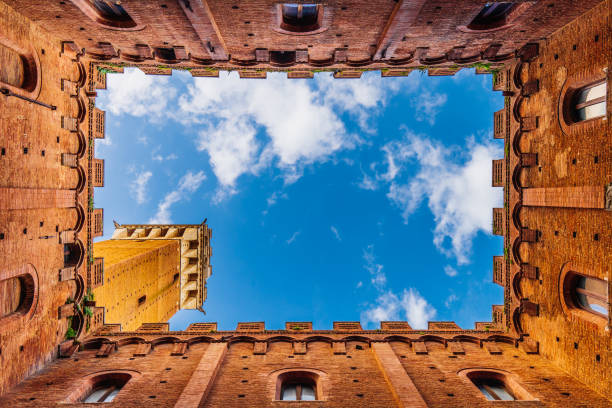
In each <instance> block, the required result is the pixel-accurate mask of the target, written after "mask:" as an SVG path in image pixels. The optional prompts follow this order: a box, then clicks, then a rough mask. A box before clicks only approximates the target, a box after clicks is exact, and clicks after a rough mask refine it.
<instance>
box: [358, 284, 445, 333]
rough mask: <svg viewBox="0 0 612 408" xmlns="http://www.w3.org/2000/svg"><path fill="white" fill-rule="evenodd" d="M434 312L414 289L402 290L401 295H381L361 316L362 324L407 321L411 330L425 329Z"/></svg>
mask: <svg viewBox="0 0 612 408" xmlns="http://www.w3.org/2000/svg"><path fill="white" fill-rule="evenodd" d="M435 315H436V310H435V309H434V308H433V307H432V306H431V305H430V304H429V303H428V302H427V301H426V300H425V299H424V298H423V297H422V296H421V295H420V294H419V292H418V291H417V290H416V289H414V288H409V289H404V291H403V292H402V293H401V295H399V296H398V295H396V294H395V293H393V292H391V291H386V292H384V293H382V294H381V295H380V296H379V297H378V298H377V299H376V302H375V304H374V305H371V306H370V308H368V309H367V310H365V311H364V312H363V313H362V314H361V320H362V322H364V324H369V323H373V324H376V323H379V322H381V321H385V320H407V321H408V323H409V324H410V326H411V327H412V328H413V329H426V328H427V322H428V321H430V320H431V319H433V318H434V317H435Z"/></svg>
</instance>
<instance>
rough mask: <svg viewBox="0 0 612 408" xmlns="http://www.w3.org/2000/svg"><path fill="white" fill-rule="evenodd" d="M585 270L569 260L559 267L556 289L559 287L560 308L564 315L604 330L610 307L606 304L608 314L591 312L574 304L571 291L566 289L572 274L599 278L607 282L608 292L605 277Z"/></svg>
mask: <svg viewBox="0 0 612 408" xmlns="http://www.w3.org/2000/svg"><path fill="white" fill-rule="evenodd" d="M584 270H586V269H585V268H581V267H579V265H575V264H573V263H571V262H568V263H566V264H565V265H563V267H562V268H561V272H560V274H559V281H558V289H559V301H560V303H561V308H562V309H563V312H564V313H565V316H566V317H567V318H568V319H570V320H572V319H576V320H579V321H583V322H588V323H589V324H591V325H593V326H594V327H595V328H599V329H600V330H606V328H609V327H610V313H609V311H610V308H609V306H608V316H603V315H601V314H596V313H592V312H590V311H588V310H586V309H584V308H583V307H581V306H579V305H576V302H575V301H574V300H573V295H572V293H571V291H570V290H569V289H568V287H567V286H568V283H567V282H568V281H569V280H570V279H571V278H572V276H574V275H579V276H584V277H587V278H593V279H599V280H603V281H605V282H606V283H608V293H610V288H609V286H610V283H609V282H608V281H607V280H606V279H605V278H603V279H602V278H600V277H598V276H594V275H592V274H589V273H585V272H583V271H584ZM608 305H610V299H609V298H608Z"/></svg>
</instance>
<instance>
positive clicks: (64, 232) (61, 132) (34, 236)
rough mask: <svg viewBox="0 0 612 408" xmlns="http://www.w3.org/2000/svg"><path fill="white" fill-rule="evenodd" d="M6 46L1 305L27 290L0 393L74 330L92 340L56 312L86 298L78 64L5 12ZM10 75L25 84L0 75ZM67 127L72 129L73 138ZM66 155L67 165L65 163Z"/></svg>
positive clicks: (6, 348)
mask: <svg viewBox="0 0 612 408" xmlns="http://www.w3.org/2000/svg"><path fill="white" fill-rule="evenodd" d="M0 44H2V49H3V53H2V56H3V57H4V56H6V58H7V59H6V60H5V59H4V58H3V59H2V61H1V64H0V66H1V67H2V68H1V69H0V70H2V72H3V76H2V78H1V79H0V81H2V82H1V83H0V88H2V94H1V95H0V149H1V155H0V202H1V203H2V204H0V254H1V257H2V261H1V262H0V281H2V282H3V283H2V284H0V286H2V288H3V292H2V293H0V298H3V299H4V298H6V297H8V296H10V294H9V293H6V292H5V289H6V288H7V285H8V283H7V282H12V283H16V282H21V290H22V293H25V300H24V301H23V302H22V305H21V307H18V308H17V309H16V310H15V309H13V310H14V313H12V314H9V315H8V316H3V317H2V321H1V324H0V352H1V358H0V372H1V373H2V374H1V375H0V393H3V392H6V391H7V390H8V389H9V388H10V387H12V386H14V385H16V384H17V383H18V382H19V381H21V380H22V379H23V378H24V377H25V376H27V375H29V374H31V373H33V372H35V371H36V370H39V369H41V368H43V367H44V365H45V363H47V362H48V361H49V360H50V359H52V358H54V357H55V356H56V355H57V346H58V345H59V344H60V343H62V342H63V341H64V339H65V335H66V334H67V331H68V328H69V326H72V328H73V330H75V332H76V333H78V334H79V335H80V334H81V332H83V333H84V332H85V331H86V323H85V320H87V319H86V318H85V317H84V316H83V314H82V312H81V313H80V314H79V313H77V314H76V316H71V317H70V318H69V319H68V318H64V317H61V315H60V314H59V313H58V310H59V308H60V307H61V306H62V305H64V304H65V303H66V302H67V300H68V299H69V298H72V299H73V300H75V295H76V297H77V299H76V300H77V301H78V302H81V299H80V298H78V297H81V298H82V296H83V294H84V291H85V284H86V281H87V269H88V262H87V259H88V255H87V249H88V244H87V243H88V242H90V241H89V240H90V237H89V235H88V230H89V223H90V222H91V217H90V212H89V210H88V207H89V205H88V204H89V200H88V190H87V169H88V163H89V158H90V156H89V155H88V154H87V150H88V148H90V147H91V146H90V145H89V144H88V139H87V134H88V130H87V129H88V117H87V106H88V104H87V103H86V102H85V101H86V98H85V95H84V91H83V89H82V86H83V84H84V82H83V81H84V77H83V69H84V68H83V66H82V64H81V63H80V62H78V61H76V60H75V59H74V58H73V57H70V56H68V55H66V54H63V53H62V47H61V44H60V42H59V41H58V40H56V39H54V38H53V37H51V36H49V35H48V34H46V33H45V32H43V31H42V30H41V29H40V27H38V26H36V25H34V24H32V23H31V22H30V21H29V20H28V19H27V18H26V17H24V16H23V15H21V14H18V13H17V12H16V11H15V10H13V9H12V8H10V7H8V6H7V5H6V4H5V3H3V2H0ZM10 55H18V56H19V58H18V59H15V58H13V59H11V57H10ZM11 61H12V63H11ZM11 69H15V70H16V71H18V72H20V75H19V77H20V79H15V78H16V77H15V76H13V77H11V76H10V75H8V76H6V75H4V73H7V72H8V73H9V74H10V73H11ZM5 81H8V82H5ZM66 81H69V82H70V83H71V84H72V86H71V87H68V86H67V82H66ZM68 88H70V89H68ZM23 98H25V99H23ZM62 118H69V119H71V121H72V123H73V125H72V128H71V130H68V129H66V128H64V127H63V126H62ZM67 154H68V155H72V158H71V162H70V163H65V162H64V161H63V158H64V155H67ZM68 241H70V242H72V244H71V245H72V246H71V249H70V251H69V252H70V253H69V257H68V258H70V259H68V264H67V263H66V262H65V257H64V252H65V249H66V248H65V246H64V243H66V242H68ZM75 269H76V271H75ZM12 283H11V285H12ZM13 287H14V286H13ZM30 292H31V293H30ZM15 306H17V305H15ZM62 310H63V309H62ZM11 311H12V310H7V312H11ZM70 343H72V341H71V342H70Z"/></svg>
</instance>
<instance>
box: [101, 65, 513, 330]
mask: <svg viewBox="0 0 612 408" xmlns="http://www.w3.org/2000/svg"><path fill="white" fill-rule="evenodd" d="M97 105H98V106H99V107H100V108H102V109H104V110H106V112H107V113H106V140H103V141H97V143H96V156H98V157H100V158H103V159H105V160H106V163H105V172H106V174H105V187H104V188H99V189H96V192H95V205H96V207H102V208H104V210H105V212H104V214H105V225H104V227H105V229H104V230H105V237H104V238H108V237H109V236H110V235H111V234H112V230H113V224H112V220H113V219H114V220H117V221H118V222H120V223H146V222H156V223H157V222H159V223H200V222H201V221H202V220H203V219H204V218H208V224H209V226H210V227H211V228H212V229H213V239H212V246H213V257H212V258H211V263H212V265H213V275H212V277H211V278H210V279H209V281H208V299H207V301H206V302H205V304H204V309H205V310H206V312H207V315H206V316H204V315H202V314H201V313H200V312H197V311H180V312H179V313H177V315H175V316H174V317H173V318H172V319H171V321H170V322H171V328H172V329H173V330H180V329H183V328H185V327H186V326H187V325H188V324H189V323H191V322H198V321H216V322H218V323H219V328H220V330H232V329H234V328H235V325H236V323H237V322H238V321H265V322H266V327H267V328H269V329H281V328H283V327H284V322H285V321H312V322H313V325H314V327H315V328H317V329H331V327H332V322H333V321H343V320H350V321H354V320H360V321H361V322H362V325H363V326H364V327H366V328H372V329H373V328H378V327H379V326H378V325H379V321H381V320H408V321H409V322H410V324H411V325H412V327H413V328H415V329H418V328H426V325H427V324H426V322H427V320H454V321H456V322H457V323H458V324H459V325H460V326H461V327H464V328H473V324H474V322H475V321H489V320H490V319H491V305H492V304H499V303H502V302H503V291H502V289H501V288H500V287H498V286H497V285H494V284H493V283H492V282H491V280H492V272H491V270H492V256H493V255H498V254H501V253H502V245H503V243H502V239H501V237H496V236H493V235H491V218H492V217H491V212H492V208H493V207H496V206H501V205H502V191H501V189H499V188H492V187H491V160H492V159H495V158H501V157H503V145H502V143H501V142H500V141H494V140H493V137H492V119H493V112H494V111H496V110H499V109H501V107H502V106H503V97H502V96H501V94H499V93H493V92H492V91H491V77H490V75H475V74H474V70H472V69H466V70H463V71H461V72H460V73H458V74H457V75H455V76H454V77H428V76H427V75H426V74H423V73H420V72H418V71H417V72H413V73H411V74H410V76H409V77H407V78H381V77H380V73H379V72H368V73H364V75H363V77H362V78H361V79H359V80H356V79H344V80H343V79H333V78H332V77H331V74H330V73H317V74H316V75H315V79H312V80H302V79H300V80H295V79H289V80H288V79H286V75H285V74H283V73H269V74H268V79H266V80H261V79H239V78H238V74H237V73H236V72H232V73H226V72H222V73H221V76H220V78H219V79H210V78H192V77H191V75H190V74H189V73H187V72H180V71H175V72H174V73H173V75H172V77H157V76H145V75H144V74H142V73H141V72H140V71H139V70H137V69H126V72H125V74H123V75H118V74H109V75H108V90H106V91H99V92H98V99H97Z"/></svg>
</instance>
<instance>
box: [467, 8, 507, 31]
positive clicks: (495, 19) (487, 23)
mask: <svg viewBox="0 0 612 408" xmlns="http://www.w3.org/2000/svg"><path fill="white" fill-rule="evenodd" d="M517 6H518V3H512V2H508V1H495V2H489V3H487V4H485V5H484V7H483V8H482V9H481V10H480V12H479V13H478V14H477V15H476V17H474V19H473V20H472V22H471V23H470V24H468V26H467V28H468V29H470V30H491V29H494V28H499V27H503V26H505V25H506V24H508V22H509V17H510V15H511V14H512V12H513V11H515V10H516V9H517Z"/></svg>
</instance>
